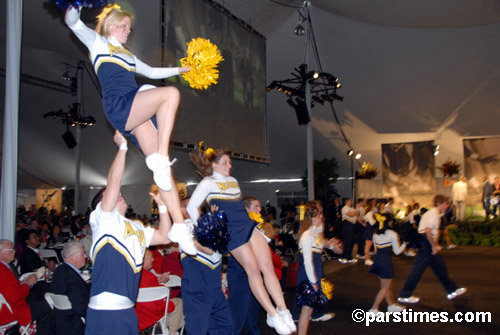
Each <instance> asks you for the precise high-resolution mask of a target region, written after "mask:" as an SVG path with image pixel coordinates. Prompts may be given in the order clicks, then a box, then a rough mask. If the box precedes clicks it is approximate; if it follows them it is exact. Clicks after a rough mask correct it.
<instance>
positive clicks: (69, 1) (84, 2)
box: [51, 0, 111, 11]
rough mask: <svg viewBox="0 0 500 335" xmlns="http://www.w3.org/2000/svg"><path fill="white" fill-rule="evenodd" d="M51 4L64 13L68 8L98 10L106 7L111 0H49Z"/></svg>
mask: <svg viewBox="0 0 500 335" xmlns="http://www.w3.org/2000/svg"><path fill="white" fill-rule="evenodd" d="M51 2H53V3H55V4H56V5H57V6H59V8H61V9H62V10H63V11H66V9H68V8H69V7H75V8H80V7H90V8H99V7H102V6H106V5H108V4H109V3H111V0H51Z"/></svg>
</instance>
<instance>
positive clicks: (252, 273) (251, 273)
mask: <svg viewBox="0 0 500 335" xmlns="http://www.w3.org/2000/svg"><path fill="white" fill-rule="evenodd" d="M231 254H232V255H233V256H234V258H236V260H237V261H238V263H240V265H241V266H242V267H243V269H244V270H245V272H246V274H247V276H248V284H249V285H250V290H251V291H252V293H253V295H254V296H255V299H257V301H258V302H259V304H260V305H261V306H262V308H264V310H265V311H266V312H267V314H269V316H274V315H276V313H277V312H276V309H275V308H274V306H273V304H272V303H271V299H269V295H268V294H267V292H266V289H265V288H264V283H263V281H262V276H261V274H260V269H259V265H258V264H257V259H256V258H255V255H254V253H253V250H252V246H251V245H250V243H245V244H244V245H242V246H240V247H238V248H236V249H234V250H231Z"/></svg>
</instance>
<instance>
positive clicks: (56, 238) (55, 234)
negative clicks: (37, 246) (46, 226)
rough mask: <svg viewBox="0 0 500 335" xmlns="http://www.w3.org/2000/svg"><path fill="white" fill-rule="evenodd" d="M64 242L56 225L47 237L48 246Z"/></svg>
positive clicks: (59, 228)
mask: <svg viewBox="0 0 500 335" xmlns="http://www.w3.org/2000/svg"><path fill="white" fill-rule="evenodd" d="M64 242H65V238H64V236H63V233H62V232H61V226H60V225H58V224H56V225H54V227H52V234H51V235H50V237H49V241H48V243H49V244H61V243H64Z"/></svg>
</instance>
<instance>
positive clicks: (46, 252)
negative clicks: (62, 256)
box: [38, 249, 61, 263]
mask: <svg viewBox="0 0 500 335" xmlns="http://www.w3.org/2000/svg"><path fill="white" fill-rule="evenodd" d="M38 252H39V253H40V256H41V257H42V258H44V259H51V258H55V259H56V261H57V263H61V261H60V260H59V257H57V252H56V251H55V250H52V249H40V250H38Z"/></svg>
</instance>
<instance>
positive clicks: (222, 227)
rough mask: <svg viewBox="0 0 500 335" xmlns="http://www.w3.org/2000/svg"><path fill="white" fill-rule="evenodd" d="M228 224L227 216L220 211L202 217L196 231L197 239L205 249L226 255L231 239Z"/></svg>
mask: <svg viewBox="0 0 500 335" xmlns="http://www.w3.org/2000/svg"><path fill="white" fill-rule="evenodd" d="M226 222H227V218H226V214H224V212H222V211H219V210H217V211H215V212H213V213H208V214H206V215H203V216H201V217H200V218H199V219H198V226H196V228H195V230H194V232H195V234H196V239H197V240H198V242H199V243H200V244H201V245H202V246H204V247H207V248H210V249H212V250H214V251H218V252H219V253H221V254H224V253H226V252H227V244H228V242H229V239H230V236H229V232H228V231H227V227H226Z"/></svg>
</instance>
